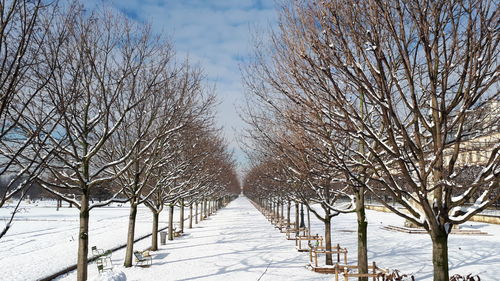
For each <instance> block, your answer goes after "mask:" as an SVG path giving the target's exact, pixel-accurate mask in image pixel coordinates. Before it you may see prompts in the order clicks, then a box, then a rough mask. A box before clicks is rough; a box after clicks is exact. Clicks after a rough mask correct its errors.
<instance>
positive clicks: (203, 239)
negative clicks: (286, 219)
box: [60, 197, 331, 281]
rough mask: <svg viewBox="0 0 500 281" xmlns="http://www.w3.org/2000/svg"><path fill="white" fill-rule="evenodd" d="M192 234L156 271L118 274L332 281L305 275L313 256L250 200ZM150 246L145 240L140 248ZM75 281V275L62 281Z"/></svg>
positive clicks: (167, 251)
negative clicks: (310, 256) (281, 231)
mask: <svg viewBox="0 0 500 281" xmlns="http://www.w3.org/2000/svg"><path fill="white" fill-rule="evenodd" d="M186 233H187V235H185V236H184V237H182V238H179V239H176V240H174V241H167V245H164V246H161V247H160V250H159V251H157V252H155V253H154V262H153V266H151V267H149V268H136V267H134V268H127V269H125V268H123V267H122V266H115V271H120V270H121V271H123V272H124V273H125V274H126V276H127V280H183V281H187V280H262V281H264V280H331V277H330V278H329V277H328V276H325V275H320V274H317V273H313V272H311V271H308V270H307V269H305V265H306V264H307V263H308V255H307V254H305V253H298V252H297V251H296V250H295V248H294V247H295V244H294V242H293V241H288V240H286V239H284V234H281V233H280V232H279V231H277V230H276V229H274V228H273V226H272V225H271V224H270V223H269V222H268V221H267V220H266V219H265V218H264V216H262V215H261V214H260V213H259V212H258V211H257V210H256V209H255V207H254V206H252V204H251V203H250V202H249V201H248V199H246V198H245V197H239V198H238V199H236V200H234V201H233V202H231V203H230V204H229V205H228V206H227V207H226V208H223V209H221V210H219V211H218V212H217V214H215V215H213V216H211V217H210V218H208V219H207V220H205V221H203V222H201V223H200V224H198V225H196V226H195V227H194V228H193V229H187V230H186ZM149 243H150V240H149V239H145V240H144V241H141V242H138V243H136V248H138V249H145V248H147V247H148V246H149ZM123 256H124V251H123V250H122V251H119V252H118V253H114V254H113V263H114V264H115V265H118V264H121V263H122V262H123ZM96 275H97V270H96V266H95V264H90V265H89V276H90V277H92V276H96ZM259 278H260V279H259ZM74 279H75V275H74V273H72V274H70V275H68V276H66V277H64V278H61V279H60V280H74ZM90 279H91V278H90Z"/></svg>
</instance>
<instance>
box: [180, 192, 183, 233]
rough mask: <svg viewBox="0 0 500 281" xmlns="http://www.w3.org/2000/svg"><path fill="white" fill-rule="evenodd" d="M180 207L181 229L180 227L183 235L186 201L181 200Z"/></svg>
mask: <svg viewBox="0 0 500 281" xmlns="http://www.w3.org/2000/svg"><path fill="white" fill-rule="evenodd" d="M180 205H181V212H180V222H179V227H180V230H181V233H184V199H181V202H180Z"/></svg>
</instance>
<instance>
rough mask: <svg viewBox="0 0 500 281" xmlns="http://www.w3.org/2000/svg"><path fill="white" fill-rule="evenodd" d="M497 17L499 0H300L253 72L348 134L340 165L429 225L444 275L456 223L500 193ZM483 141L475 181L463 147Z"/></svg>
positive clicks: (439, 274) (439, 275)
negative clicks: (268, 62)
mask: <svg viewBox="0 0 500 281" xmlns="http://www.w3.org/2000/svg"><path fill="white" fill-rule="evenodd" d="M499 16H500V10H499V8H498V5H495V2H494V1H474V0H472V1H465V2H456V1H449V0H441V1H412V2H407V1H398V0H394V1H376V0H374V1H365V2H357V1H313V2H310V1H297V2H294V3H293V4H290V5H289V6H285V7H284V8H283V12H282V21H281V24H280V32H279V33H278V36H275V37H273V42H272V43H273V44H272V45H273V49H272V50H271V52H268V53H270V54H272V56H273V57H272V63H273V67H272V68H262V69H261V71H260V72H259V73H258V74H257V75H256V76H254V77H257V78H262V79H264V81H268V84H267V88H266V86H264V88H263V89H262V90H265V91H269V92H271V93H274V94H276V96H277V98H276V99H274V100H273V102H274V103H275V104H278V103H280V102H282V100H288V101H289V102H291V103H294V104H297V105H298V106H299V107H301V108H304V109H309V112H311V113H312V112H316V114H317V115H318V116H319V119H320V120H328V123H329V124H330V127H331V128H333V130H335V131H337V132H342V133H343V134H344V135H345V136H346V139H347V140H348V141H347V142H337V143H333V144H332V143H329V142H325V143H324V144H325V145H326V146H328V147H330V149H331V150H332V151H333V153H332V155H333V156H334V157H333V159H334V160H335V161H334V162H335V163H336V166H337V167H338V168H340V169H343V170H344V173H345V175H346V179H347V180H348V181H349V182H350V183H351V185H352V186H353V187H356V188H358V189H359V190H362V189H366V190H371V191H373V192H374V195H375V196H377V191H378V190H380V189H383V190H385V191H386V192H389V193H390V194H391V195H392V197H394V198H395V199H396V200H397V201H398V202H399V203H400V204H401V205H402V206H403V209H404V210H401V209H398V208H395V207H394V206H391V205H389V204H386V206H387V207H388V208H390V209H391V210H392V211H393V212H395V213H396V214H398V215H400V216H402V217H404V218H406V219H407V220H409V221H411V222H413V223H414V224H416V225H418V226H421V227H424V228H425V229H426V230H427V231H428V232H429V234H430V236H431V239H432V241H433V264H434V280H448V279H449V273H448V250H447V240H448V239H447V238H448V234H449V233H450V230H451V227H452V226H453V225H454V224H460V223H463V222H465V221H467V220H468V219H469V218H470V217H471V216H473V215H474V214H477V213H478V212H480V211H482V210H484V209H485V208H486V207H487V206H488V205H490V204H492V203H493V202H494V201H496V200H497V199H498V193H495V192H496V190H498V184H499V173H500V167H499V164H500V154H499V149H500V145H499V144H498V140H497V139H496V138H495V136H494V135H492V134H491V132H488V131H487V130H486V129H485V128H489V127H491V126H496V124H498V122H499V115H498V113H497V111H496V110H490V113H484V112H482V111H484V110H488V109H489V108H493V109H494V108H495V107H498V98H499V95H500V93H499V92H498V91H497V90H496V88H497V86H498V81H499V79H500V78H499V75H498V74H499V65H498V55H499V50H500V48H498V44H499V42H500V36H499V32H498V18H499ZM264 61H265V60H264ZM259 75H260V76H259ZM486 116H488V117H486ZM494 128H497V127H494ZM481 139H483V140H484V139H490V140H491V141H490V142H491V143H493V144H491V143H490V145H488V147H486V146H485V147H483V149H485V151H480V153H481V154H482V158H483V161H482V162H481V163H480V166H481V168H480V171H479V172H478V173H477V174H476V176H475V178H474V180H472V181H470V182H468V183H467V185H466V186H465V185H464V183H463V182H461V181H460V180H459V179H460V176H459V174H460V173H462V171H463V169H464V167H465V168H466V167H467V165H468V164H467V162H464V161H461V160H460V159H462V158H463V157H462V156H461V155H463V154H462V153H463V152H464V150H467V149H468V148H469V147H470V146H475V145H476V144H475V142H479V141H480V140H481ZM379 200H381V201H383V200H382V198H379ZM469 201H472V202H474V204H473V205H472V206H466V205H464V204H465V203H467V202H469Z"/></svg>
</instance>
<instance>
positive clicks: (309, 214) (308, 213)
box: [307, 208, 311, 234]
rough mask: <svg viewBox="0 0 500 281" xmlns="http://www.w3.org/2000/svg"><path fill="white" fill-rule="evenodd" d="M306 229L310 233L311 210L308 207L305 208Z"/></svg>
mask: <svg viewBox="0 0 500 281" xmlns="http://www.w3.org/2000/svg"><path fill="white" fill-rule="evenodd" d="M307 229H308V231H309V234H311V211H309V208H307Z"/></svg>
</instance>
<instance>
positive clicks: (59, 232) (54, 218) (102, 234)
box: [0, 197, 500, 281]
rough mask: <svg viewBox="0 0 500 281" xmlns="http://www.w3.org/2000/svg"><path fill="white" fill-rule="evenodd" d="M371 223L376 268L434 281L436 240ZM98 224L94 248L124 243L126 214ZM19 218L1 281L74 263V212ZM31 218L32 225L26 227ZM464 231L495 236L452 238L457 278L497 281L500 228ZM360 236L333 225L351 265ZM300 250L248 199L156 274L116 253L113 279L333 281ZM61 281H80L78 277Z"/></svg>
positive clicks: (380, 219) (100, 212)
mask: <svg viewBox="0 0 500 281" xmlns="http://www.w3.org/2000/svg"><path fill="white" fill-rule="evenodd" d="M2 212H4V210H2ZM177 214H178V212H177ZM367 215H368V220H369V229H368V235H369V238H368V247H369V261H370V262H372V261H376V262H377V264H378V265H379V266H381V267H384V268H391V269H399V270H401V271H402V272H404V273H412V274H414V275H415V277H416V280H432V262H431V251H432V250H431V241H430V238H429V236H428V235H422V234H405V233H397V232H390V231H387V230H382V229H381V228H380V227H381V226H382V225H388V224H393V225H402V223H403V220H402V219H400V218H399V217H397V216H395V215H393V214H389V213H380V212H375V211H368V213H367ZM0 216H5V214H4V213H0ZM91 216H92V221H91V229H92V230H91V233H90V245H97V246H99V247H100V248H104V249H106V248H111V247H112V246H116V245H118V244H123V243H124V242H125V236H126V234H125V233H126V227H127V216H128V209H127V208H124V207H122V208H119V207H114V208H101V209H95V210H93V211H92V212H91ZM150 216H151V215H150V213H149V210H148V209H145V208H142V209H140V211H139V215H138V225H137V232H136V233H137V235H142V234H146V233H148V232H150V228H151V223H150V220H151V219H150ZM311 216H312V217H311V218H314V217H313V215H312V214H311ZM18 218H19V219H20V220H18V221H16V224H15V225H14V226H13V228H12V230H11V231H10V232H9V234H8V236H7V237H5V238H4V239H2V240H1V241H0V268H2V270H1V271H2V274H0V280H6V281H7V280H36V279H37V278H39V277H41V276H46V275H48V274H50V273H52V272H54V271H57V269H60V268H62V267H64V266H67V265H70V264H72V263H74V262H75V255H76V246H77V244H76V242H75V241H73V240H72V236H74V235H76V233H77V228H78V224H77V213H76V210H75V209H68V208H64V209H62V210H60V211H59V212H56V211H55V209H54V208H50V209H49V208H28V209H27V210H26V213H21V214H20V216H19V217H18ZM25 218H29V219H30V220H29V221H23V220H22V219H25ZM165 218H166V212H164V213H162V217H161V219H160V220H161V226H165V225H166V219H165ZM464 227H468V228H473V229H480V230H482V231H485V232H488V233H490V234H491V235H490V236H465V235H452V236H450V241H449V248H450V268H451V273H452V274H454V273H460V274H468V273H474V274H479V275H480V276H481V278H482V279H481V280H486V281H488V280H498V276H500V226H498V225H489V224H484V223H468V224H467V225H465V226H464ZM355 230H356V221H355V215H354V214H348V215H340V216H338V217H336V218H334V219H333V233H332V240H333V242H334V243H335V244H336V243H340V245H341V246H342V247H347V248H348V250H349V254H348V258H349V260H350V261H351V262H355V257H356V256H357V255H356V233H355ZM312 232H313V233H319V234H320V235H323V234H322V233H323V228H322V225H321V223H320V222H319V221H317V220H314V219H313V223H312ZM149 244H150V239H149V238H147V239H144V240H142V241H140V242H138V243H136V246H135V248H137V249H146V248H147V247H148V246H149ZM294 245H295V244H294V241H288V240H286V239H285V235H284V234H281V233H279V231H278V230H277V229H274V228H273V226H272V225H271V224H270V223H269V222H268V221H267V220H266V219H265V218H264V217H263V216H262V215H261V214H260V213H259V212H258V211H257V210H256V209H255V208H254V207H253V206H252V205H251V204H250V202H249V201H248V200H247V199H246V198H244V197H240V198H238V199H237V200H235V201H233V202H232V203H231V204H230V205H229V206H228V207H226V208H224V209H222V210H219V211H218V213H217V214H216V215H214V216H212V217H210V218H209V219H208V220H206V221H203V222H201V223H200V224H198V225H195V227H194V228H193V229H186V235H185V236H183V237H181V238H178V239H176V240H174V241H167V245H164V246H160V249H159V250H158V251H157V252H154V253H153V258H154V262H153V266H151V267H149V268H139V267H133V268H128V269H125V268H123V267H122V266H121V264H122V263H123V256H124V250H120V251H117V252H115V253H113V256H112V259H113V264H114V265H115V266H114V272H123V273H124V274H125V275H126V277H127V280H258V279H259V278H260V280H331V277H328V276H326V275H320V274H316V273H313V272H310V271H308V270H306V269H305V268H304V266H305V265H306V264H307V263H308V254H307V253H298V252H297V251H296V250H295V247H294ZM12 265H16V266H15V267H13V266H12ZM95 277H99V276H98V273H97V268H96V265H95V264H93V263H92V264H90V265H89V280H92V279H94V278H95ZM59 280H75V273H74V272H73V273H70V274H69V275H67V276H64V277H62V278H60V279H59Z"/></svg>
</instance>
